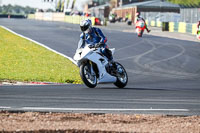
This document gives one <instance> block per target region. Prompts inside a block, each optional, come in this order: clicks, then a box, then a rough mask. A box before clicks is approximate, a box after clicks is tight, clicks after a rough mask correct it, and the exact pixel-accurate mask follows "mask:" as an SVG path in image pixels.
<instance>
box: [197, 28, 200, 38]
mask: <svg viewBox="0 0 200 133" xmlns="http://www.w3.org/2000/svg"><path fill="white" fill-rule="evenodd" d="M197 39H199V40H200V27H199V29H198V30H197Z"/></svg>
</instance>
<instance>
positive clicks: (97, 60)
mask: <svg viewBox="0 0 200 133" xmlns="http://www.w3.org/2000/svg"><path fill="white" fill-rule="evenodd" d="M110 50H111V51H112V54H114V51H115V49H110ZM73 58H74V60H75V61H76V62H77V65H78V67H79V68H80V76H81V79H82V80H83V82H84V84H85V85H86V86H88V87H89V88H94V87H96V86H97V84H100V83H114V85H115V86H117V87H119V88H124V87H125V86H126V85H127V83H128V75H127V73H126V70H125V68H124V67H123V66H122V65H121V64H120V63H118V62H114V64H110V63H109V62H108V59H107V57H106V56H104V55H103V54H102V53H101V46H100V45H96V46H95V47H89V45H88V44H86V43H85V42H84V41H83V40H80V41H79V44H78V48H77V50H76V53H75V55H74V57H73Z"/></svg>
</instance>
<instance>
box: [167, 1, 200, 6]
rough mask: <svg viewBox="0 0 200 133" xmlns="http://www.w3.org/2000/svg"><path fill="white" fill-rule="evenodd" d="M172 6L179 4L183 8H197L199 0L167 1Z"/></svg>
mask: <svg viewBox="0 0 200 133" xmlns="http://www.w3.org/2000/svg"><path fill="white" fill-rule="evenodd" d="M168 1H169V2H171V3H174V4H180V5H185V6H198V5H200V0H168Z"/></svg>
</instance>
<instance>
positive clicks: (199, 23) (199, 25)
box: [197, 20, 200, 34]
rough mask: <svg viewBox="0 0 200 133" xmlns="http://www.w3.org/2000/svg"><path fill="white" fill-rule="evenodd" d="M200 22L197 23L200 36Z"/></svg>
mask: <svg viewBox="0 0 200 133" xmlns="http://www.w3.org/2000/svg"><path fill="white" fill-rule="evenodd" d="M199 29H200V20H199V21H198V23H197V34H198V32H200V30H199Z"/></svg>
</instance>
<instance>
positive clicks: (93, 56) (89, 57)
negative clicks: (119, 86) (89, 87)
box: [74, 45, 117, 83]
mask: <svg viewBox="0 0 200 133" xmlns="http://www.w3.org/2000/svg"><path fill="white" fill-rule="evenodd" d="M111 51H112V53H114V49H112V50H111ZM74 60H75V61H76V62H77V65H78V66H79V67H80V65H81V64H82V63H84V62H86V61H91V62H92V63H95V64H96V65H97V68H98V74H99V77H98V78H97V83H115V82H116V81H117V78H116V77H115V76H112V75H110V74H109V73H107V71H106V65H107V64H108V61H107V58H106V57H105V56H103V55H102V53H101V51H100V48H89V47H88V45H85V47H84V48H78V49H77V50H76V54H75V55H74ZM91 66H92V65H91ZM91 70H92V71H93V69H91Z"/></svg>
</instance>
